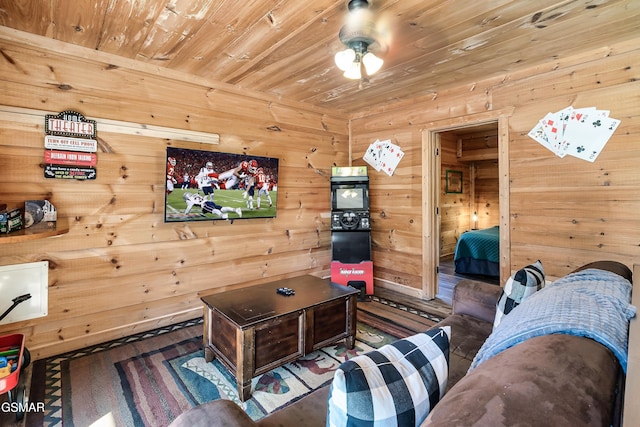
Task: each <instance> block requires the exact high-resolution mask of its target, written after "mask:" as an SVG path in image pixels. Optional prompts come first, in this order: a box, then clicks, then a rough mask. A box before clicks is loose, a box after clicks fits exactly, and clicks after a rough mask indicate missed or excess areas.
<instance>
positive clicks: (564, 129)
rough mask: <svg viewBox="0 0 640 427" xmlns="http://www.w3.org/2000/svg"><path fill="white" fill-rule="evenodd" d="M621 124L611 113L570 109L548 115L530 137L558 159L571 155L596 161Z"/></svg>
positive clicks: (593, 108) (589, 109) (594, 109)
mask: <svg viewBox="0 0 640 427" xmlns="http://www.w3.org/2000/svg"><path fill="white" fill-rule="evenodd" d="M619 124H620V120H618V119H613V118H611V117H609V111H608V110H597V109H596V107H587V108H573V107H571V106H569V107H567V108H565V109H563V110H560V111H557V112H555V113H548V114H547V115H546V116H544V118H543V119H542V120H540V121H539V122H538V123H537V124H536V125H535V127H534V128H533V129H531V131H530V132H529V134H528V135H529V137H531V138H532V139H533V140H535V141H536V142H538V143H540V144H541V145H542V146H543V147H545V148H547V149H548V150H550V151H551V152H553V153H554V154H555V155H556V156H558V157H561V158H562V157H564V156H566V155H567V154H569V155H570V156H573V157H577V158H579V159H582V160H586V161H588V162H594V161H595V160H596V158H597V157H598V155H599V154H600V152H601V151H602V150H603V149H604V146H605V145H606V144H607V142H608V141H609V138H611V135H613V132H615V130H616V129H617V128H618V125H619Z"/></svg>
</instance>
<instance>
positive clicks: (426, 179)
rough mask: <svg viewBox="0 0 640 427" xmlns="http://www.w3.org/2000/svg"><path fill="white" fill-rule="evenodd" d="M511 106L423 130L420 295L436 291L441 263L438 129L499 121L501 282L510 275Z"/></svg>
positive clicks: (440, 122)
mask: <svg viewBox="0 0 640 427" xmlns="http://www.w3.org/2000/svg"><path fill="white" fill-rule="evenodd" d="M513 110H514V109H513V108H508V109H502V110H495V111H488V112H485V113H478V114H471V115H468V116H462V117H455V118H450V119H445V120H439V121H435V122H431V123H428V125H427V128H426V129H423V130H422V297H423V298H424V299H433V298H435V297H436V294H437V292H438V270H439V265H440V175H441V173H440V172H441V166H440V163H441V162H440V155H439V153H440V133H441V132H447V131H451V130H456V129H463V128H468V127H474V126H478V125H482V124H487V123H497V125H498V175H499V184H498V185H499V193H500V195H499V198H500V283H505V281H506V279H507V278H508V277H509V276H510V275H511V233H510V215H509V212H510V211H509V188H510V186H509V117H510V116H511V115H512V114H513Z"/></svg>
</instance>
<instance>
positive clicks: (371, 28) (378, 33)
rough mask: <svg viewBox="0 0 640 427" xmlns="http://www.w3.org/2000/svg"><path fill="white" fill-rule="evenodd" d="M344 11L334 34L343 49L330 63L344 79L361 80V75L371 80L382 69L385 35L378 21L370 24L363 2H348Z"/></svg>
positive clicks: (366, 7)
mask: <svg viewBox="0 0 640 427" xmlns="http://www.w3.org/2000/svg"><path fill="white" fill-rule="evenodd" d="M348 9H349V12H348V13H347V16H346V18H345V24H344V25H343V27H342V28H341V29H340V33H339V34H338V37H339V38H340V41H341V42H342V44H344V45H345V46H346V47H347V48H346V49H345V50H342V51H340V52H338V53H336V54H335V58H334V59H335V62H336V65H337V66H338V68H340V69H341V70H342V71H344V76H345V77H346V78H348V79H354V80H355V79H362V78H363V75H364V74H366V75H367V76H371V75H373V74H375V73H376V72H377V71H378V70H380V68H381V67H382V65H383V63H384V61H383V59H382V58H381V56H383V55H384V54H385V53H386V52H387V49H388V45H389V40H388V34H389V31H388V28H386V26H385V24H384V23H383V21H382V20H379V21H378V22H376V21H375V20H374V14H373V12H372V11H371V9H370V8H369V2H368V1H367V0H350V1H349V3H348ZM363 72H364V73H363Z"/></svg>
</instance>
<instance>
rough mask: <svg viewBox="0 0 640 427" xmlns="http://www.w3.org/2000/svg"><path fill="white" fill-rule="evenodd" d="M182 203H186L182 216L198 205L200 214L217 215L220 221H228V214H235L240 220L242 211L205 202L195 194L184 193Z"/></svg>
mask: <svg viewBox="0 0 640 427" xmlns="http://www.w3.org/2000/svg"><path fill="white" fill-rule="evenodd" d="M182 197H183V198H184V201H185V202H186V203H187V208H186V209H185V210H184V214H185V215H186V214H188V213H189V212H191V208H193V207H194V206H196V205H198V206H200V208H201V209H202V213H205V214H206V213H210V214H213V215H217V216H219V217H220V218H222V219H229V214H228V212H235V213H236V215H238V217H239V218H242V210H241V209H240V208H235V209H234V208H231V207H228V206H221V205H218V204H217V203H214V202H212V201H209V200H206V199H205V198H204V197H202V196H201V195H199V194H197V193H190V192H186V193H184V194H183V195H182Z"/></svg>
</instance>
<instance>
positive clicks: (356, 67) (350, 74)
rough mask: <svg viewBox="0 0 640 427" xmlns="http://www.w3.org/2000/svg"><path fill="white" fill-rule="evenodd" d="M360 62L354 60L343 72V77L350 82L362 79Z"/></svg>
mask: <svg viewBox="0 0 640 427" xmlns="http://www.w3.org/2000/svg"><path fill="white" fill-rule="evenodd" d="M360 65H361V64H360V61H359V60H357V59H356V60H355V61H353V62H352V63H351V64H349V67H348V68H347V69H346V70H345V72H344V74H343V75H344V76H345V77H346V78H348V79H352V80H359V79H361V78H362V72H361V71H360V68H361V67H360Z"/></svg>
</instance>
